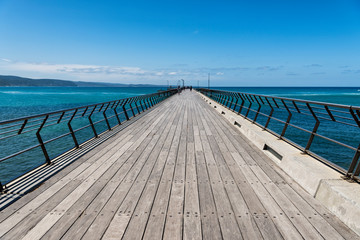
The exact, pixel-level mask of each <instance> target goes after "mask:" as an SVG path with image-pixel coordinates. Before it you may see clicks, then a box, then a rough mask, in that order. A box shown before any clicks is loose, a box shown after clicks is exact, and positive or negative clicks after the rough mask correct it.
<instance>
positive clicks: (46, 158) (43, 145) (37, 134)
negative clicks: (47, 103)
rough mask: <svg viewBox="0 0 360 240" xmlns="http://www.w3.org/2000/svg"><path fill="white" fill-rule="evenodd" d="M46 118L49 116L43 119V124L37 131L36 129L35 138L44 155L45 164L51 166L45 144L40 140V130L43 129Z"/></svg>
mask: <svg viewBox="0 0 360 240" xmlns="http://www.w3.org/2000/svg"><path fill="white" fill-rule="evenodd" d="M48 118H49V115H46V117H45V118H44V120H43V122H42V123H41V125H40V127H39V129H38V130H37V132H36V137H37V139H38V141H39V143H40V147H41V150H42V151H43V153H44V156H45V160H46V163H47V164H51V160H50V157H49V154H48V152H47V151H46V147H45V144H44V142H43V140H42V138H41V135H40V131H41V129H42V128H43V127H44V125H45V123H46V121H47V120H48Z"/></svg>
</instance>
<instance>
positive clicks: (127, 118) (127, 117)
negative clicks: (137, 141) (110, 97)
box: [123, 99, 129, 121]
mask: <svg viewBox="0 0 360 240" xmlns="http://www.w3.org/2000/svg"><path fill="white" fill-rule="evenodd" d="M128 100H129V99H127V100H126V101H125V102H124V105H123V112H124V114H125V118H126V120H127V121H128V120H129V116H128V114H127V112H126V108H125V105H126V103H127V101H128Z"/></svg>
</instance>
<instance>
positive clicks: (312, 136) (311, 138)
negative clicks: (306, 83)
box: [304, 103, 320, 152]
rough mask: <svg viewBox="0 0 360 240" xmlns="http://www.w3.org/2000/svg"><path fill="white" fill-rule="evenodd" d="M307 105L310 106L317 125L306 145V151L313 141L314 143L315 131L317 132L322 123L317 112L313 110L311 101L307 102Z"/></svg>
mask: <svg viewBox="0 0 360 240" xmlns="http://www.w3.org/2000/svg"><path fill="white" fill-rule="evenodd" d="M306 106H307V107H308V109H309V110H310V112H311V114H312V115H313V117H314V118H315V121H316V123H315V126H314V128H313V130H312V132H311V135H310V138H309V141H308V142H307V144H306V147H305V149H304V152H307V150H309V149H310V146H311V143H312V141H313V140H314V137H315V133H316V131H317V130H318V128H319V125H320V121H319V119H318V118H317V116H316V114H315V113H314V111H313V110H312V108H311V106H310V104H309V103H306Z"/></svg>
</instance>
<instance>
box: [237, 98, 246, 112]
mask: <svg viewBox="0 0 360 240" xmlns="http://www.w3.org/2000/svg"><path fill="white" fill-rule="evenodd" d="M238 95H239V97H240V98H241V106H240V108H239V111H238V114H239V115H240V114H241V110H242V109H243V107H244V103H245V100H244V99H243V97H242V96H241V94H240V93H239V94H238Z"/></svg>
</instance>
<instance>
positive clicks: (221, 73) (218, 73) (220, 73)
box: [216, 72, 224, 76]
mask: <svg viewBox="0 0 360 240" xmlns="http://www.w3.org/2000/svg"><path fill="white" fill-rule="evenodd" d="M216 75H219V76H221V75H224V73H223V72H217V73H216Z"/></svg>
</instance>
